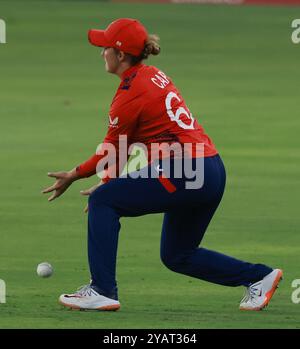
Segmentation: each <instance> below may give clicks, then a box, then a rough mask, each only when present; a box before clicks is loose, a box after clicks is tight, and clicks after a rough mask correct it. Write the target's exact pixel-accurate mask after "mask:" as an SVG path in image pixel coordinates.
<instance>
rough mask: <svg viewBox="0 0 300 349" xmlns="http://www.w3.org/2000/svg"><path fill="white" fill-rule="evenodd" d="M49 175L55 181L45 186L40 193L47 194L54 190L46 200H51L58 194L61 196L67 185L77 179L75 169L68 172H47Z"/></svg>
mask: <svg viewBox="0 0 300 349" xmlns="http://www.w3.org/2000/svg"><path fill="white" fill-rule="evenodd" d="M48 176H49V177H52V178H55V179H56V181H55V183H54V184H53V185H51V186H50V187H48V188H45V189H44V190H43V191H42V193H43V194H47V193H51V192H54V193H53V194H52V195H51V196H50V197H49V198H48V201H52V200H54V199H56V198H58V197H59V196H61V195H62V194H63V193H64V192H65V191H66V190H67V189H68V187H69V186H70V185H71V184H72V183H73V182H74V181H75V180H76V179H78V177H77V175H76V171H74V170H72V171H69V172H49V173H48Z"/></svg>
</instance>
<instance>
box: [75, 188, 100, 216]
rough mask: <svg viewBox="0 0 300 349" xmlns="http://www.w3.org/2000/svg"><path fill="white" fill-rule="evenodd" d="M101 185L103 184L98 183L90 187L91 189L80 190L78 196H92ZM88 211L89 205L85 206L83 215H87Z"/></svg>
mask: <svg viewBox="0 0 300 349" xmlns="http://www.w3.org/2000/svg"><path fill="white" fill-rule="evenodd" d="M102 184H103V183H102V182H100V183H98V184H96V185H94V186H92V187H91V188H89V189H86V190H81V191H80V194H81V195H84V196H89V195H91V194H92V192H93V191H95V190H96V189H97V188H98V187H100V185H102ZM88 211H89V205H88V204H87V205H86V206H85V208H84V210H83V212H84V213H87V212H88Z"/></svg>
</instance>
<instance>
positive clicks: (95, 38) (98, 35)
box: [88, 29, 109, 47]
mask: <svg viewBox="0 0 300 349" xmlns="http://www.w3.org/2000/svg"><path fill="white" fill-rule="evenodd" d="M88 38H89V42H90V43H91V44H92V45H94V46H100V47H108V46H109V45H108V42H107V40H106V38H105V35H104V30H98V29H91V30H89V33H88Z"/></svg>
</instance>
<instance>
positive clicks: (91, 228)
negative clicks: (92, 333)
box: [43, 18, 282, 310]
mask: <svg viewBox="0 0 300 349" xmlns="http://www.w3.org/2000/svg"><path fill="white" fill-rule="evenodd" d="M88 36H89V41H90V43H91V44H92V45H95V46H98V47H102V48H103V49H102V56H103V58H104V61H105V69H106V71H107V72H109V73H112V74H115V75H117V76H118V77H119V78H120V80H121V82H120V85H119V87H118V89H117V91H116V94H115V96H114V98H113V101H112V103H111V107H110V112H109V118H108V119H109V125H108V132H107V135H106V137H105V139H104V141H103V143H102V148H103V147H104V148H105V149H106V150H108V149H109V147H108V146H113V147H114V149H115V159H114V161H113V162H111V163H108V164H106V166H104V167H103V169H104V171H105V172H104V176H103V178H102V181H101V182H100V185H98V186H95V187H94V188H91V189H90V190H88V191H83V194H90V195H89V201H88V260H89V267H90V274H91V281H90V283H89V284H88V285H86V286H84V287H82V288H80V289H79V290H78V291H76V292H75V293H73V294H63V295H61V296H60V298H59V302H60V303H61V304H63V305H64V306H66V307H69V308H74V309H95V310H118V309H119V308H120V302H119V299H118V291H117V283H116V258H117V247H118V235H119V230H120V223H119V219H120V217H134V216H141V215H145V214H151V213H158V212H162V213H164V221H163V226H162V236H161V260H162V262H163V263H164V264H165V266H166V267H167V268H169V269H170V270H172V271H174V272H177V273H181V274H185V275H188V276H191V277H194V278H198V279H200V280H205V281H208V282H212V283H216V284H220V285H225V286H245V287H246V293H245V296H244V298H243V299H242V301H241V303H240V309H242V310H260V309H263V308H264V307H265V306H266V305H267V304H268V303H269V301H270V299H271V297H272V295H273V293H274V291H275V289H276V288H277V285H278V283H279V281H280V280H281V278H282V271H281V270H280V269H273V268H270V267H268V266H266V265H263V264H252V263H248V262H245V261H241V260H238V259H235V258H232V257H229V256H226V255H224V254H221V253H218V252H215V251H211V250H208V249H205V248H203V247H199V245H200V242H201V240H202V238H203V235H204V233H205V231H206V229H207V227H208V225H209V222H210V221H211V219H212V217H213V215H214V213H215V211H216V209H217V207H218V205H219V203H220V201H221V199H222V196H223V191H224V187H225V176H226V175H225V169H224V166H223V163H222V160H221V158H220V156H219V154H218V152H217V150H216V148H215V146H214V144H213V142H212V141H211V139H210V138H209V137H208V136H207V134H205V132H204V130H203V128H202V127H201V126H200V125H199V124H198V122H197V121H196V120H195V119H194V118H193V116H192V114H191V113H190V111H189V109H188V107H187V106H186V104H185V102H184V100H183V98H182V96H181V94H180V92H179V90H178V89H177V88H176V87H175V85H174V84H173V82H172V80H171V79H170V78H169V77H167V76H166V75H165V74H164V73H163V72H162V71H160V70H159V69H157V68H156V67H154V66H148V65H145V64H144V63H143V61H144V60H145V59H146V58H148V56H149V55H151V54H152V55H157V54H159V52H160V47H159V44H158V37H157V36H154V35H148V33H147V31H146V29H145V27H144V26H143V25H142V24H141V23H140V22H139V21H137V20H135V19H129V18H121V19H118V20H116V21H114V22H112V23H111V24H110V25H109V26H108V27H107V28H106V29H105V30H96V29H92V30H90V31H89V34H88ZM121 137H123V138H122V139H126V142H127V145H126V147H125V148H126V151H127V149H128V148H129V147H130V145H132V144H134V143H136V142H139V144H142V145H144V146H145V150H146V151H147V150H148V155H149V153H150V155H152V154H151V151H152V152H153V147H152V145H153V144H159V145H160V146H161V145H163V146H166V147H165V148H167V146H170V145H173V144H175V143H176V144H177V145H178V144H179V145H181V146H184V145H186V144H189V145H191V147H190V148H188V151H187V153H188V154H189V155H186V156H188V157H189V161H191V163H192V165H193V166H195V165H197V160H199V159H201V160H202V168H201V170H197V171H198V172H199V173H200V172H201V171H202V172H203V183H202V185H201V186H198V187H196V188H188V187H187V185H186V183H187V180H188V179H190V177H188V176H187V175H186V173H183V174H182V176H178V175H176V174H175V172H176V171H175V170H176V168H175V167H176V166H177V165H178V163H180V162H181V160H180V157H179V160H178V157H177V156H174V153H172V152H170V153H167V156H165V155H161V153H159V154H160V155H159V156H158V158H156V159H155V160H157V161H158V162H157V161H154V160H153V159H151V156H150V160H149V164H148V166H147V167H145V168H143V169H141V170H140V171H137V173H136V174H137V175H135V176H128V175H127V176H126V175H123V176H122V175H120V173H121V172H122V171H121V170H122V168H123V167H124V165H125V164H126V161H127V159H128V158H126V156H125V160H124V154H121V153H120V143H121V142H120V140H121ZM197 144H201V145H202V150H203V151H202V153H201V152H200V153H199V152H197V147H196V145H197ZM102 148H100V149H102ZM126 155H128V154H127V153H126ZM105 156H106V155H105V154H104V152H101V151H97V152H96V154H94V155H93V156H92V157H91V158H90V159H88V160H87V161H85V162H83V163H82V164H80V165H79V166H77V167H75V168H74V169H72V170H70V171H68V172H56V173H49V174H48V175H49V176H50V177H53V178H55V179H56V181H55V183H54V184H53V185H52V186H50V187H48V188H46V189H45V190H43V193H50V192H53V193H52V195H51V196H50V197H49V199H48V200H49V201H52V200H54V199H55V198H57V197H59V196H60V195H62V194H63V193H64V192H65V191H66V190H67V188H68V187H69V186H70V185H71V184H72V183H73V182H74V181H76V180H78V179H80V178H86V177H89V176H92V175H94V174H96V173H98V172H99V171H98V170H97V168H98V166H99V164H101V161H102V162H103V159H104V157H105ZM164 159H168V160H169V164H170V168H169V171H168V172H169V173H168V174H167V173H166V172H167V171H166V169H167V168H166V165H165V164H166V162H163V160H164ZM178 161H179V162H178ZM176 164H177V165H176ZM100 167H101V166H100ZM101 168H102V167H101ZM112 169H114V170H115V171H113V170H112ZM153 169H154V171H153ZM155 171H156V172H155ZM198 172H196V174H197V173H198ZM113 173H115V175H112V174H113ZM149 173H150V174H153V173H156V174H157V175H152V176H151V175H149V176H145V174H146V175H147V174H149ZM139 174H140V176H139ZM187 177H188V178H187Z"/></svg>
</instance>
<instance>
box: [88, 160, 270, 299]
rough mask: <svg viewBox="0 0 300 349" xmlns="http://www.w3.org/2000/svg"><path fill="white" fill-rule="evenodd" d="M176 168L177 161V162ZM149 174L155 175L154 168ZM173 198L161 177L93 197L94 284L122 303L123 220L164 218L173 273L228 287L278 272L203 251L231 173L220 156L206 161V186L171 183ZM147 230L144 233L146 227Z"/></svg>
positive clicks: (122, 182)
mask: <svg viewBox="0 0 300 349" xmlns="http://www.w3.org/2000/svg"><path fill="white" fill-rule="evenodd" d="M171 163H172V162H171ZM144 170H146V171H149V170H150V166H149V167H148V168H145V169H144ZM170 181H171V182H172V183H173V184H174V185H175V187H176V188H177V190H176V191H175V192H172V193H170V192H169V191H168V190H166V189H165V187H164V186H163V185H162V184H161V182H160V181H159V180H158V179H157V178H135V179H134V178H130V177H128V178H122V177H120V178H117V179H113V180H111V181H110V182H108V183H106V184H104V185H102V186H100V187H99V188H98V189H97V190H95V191H94V192H93V193H92V194H91V195H90V197H89V213H88V257H89V266H90V272H91V280H92V285H93V286H94V287H95V288H96V289H97V290H98V291H99V292H101V294H103V295H105V296H107V297H110V298H114V299H117V298H118V291H117V283H116V259H117V248H118V236H119V230H120V223H119V219H120V217H136V216H142V215H145V214H151V213H159V212H163V213H164V220H163V226H162V235H161V260H162V262H163V263H164V265H165V266H166V267H168V268H169V269H170V270H172V271H174V272H177V273H181V274H184V275H188V276H191V277H194V278H198V279H201V280H205V281H208V282H212V283H216V284H220V285H226V286H241V285H243V286H248V285H249V284H251V283H254V282H256V281H258V280H261V279H262V278H263V277H265V276H266V275H267V274H269V273H270V272H271V271H272V268H270V267H268V266H266V265H263V264H252V263H248V262H245V261H241V260H238V259H236V258H233V257H230V256H226V255H224V254H221V253H218V252H215V251H211V250H208V249H205V248H203V247H199V245H200V243H201V240H202V238H203V235H204V233H205V231H206V229H207V227H208V225H209V222H210V221H211V219H212V217H213V215H214V213H215V211H216V209H217V207H218V205H219V203H220V201H221V199H222V196H223V192H224V188H225V181H226V173H225V169H224V165H223V162H222V160H221V158H220V156H219V155H216V156H213V157H207V158H205V159H204V185H203V186H202V187H201V188H200V189H186V188H185V181H186V178H181V179H180V178H172V176H171V178H170ZM141 229H142V228H141Z"/></svg>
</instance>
